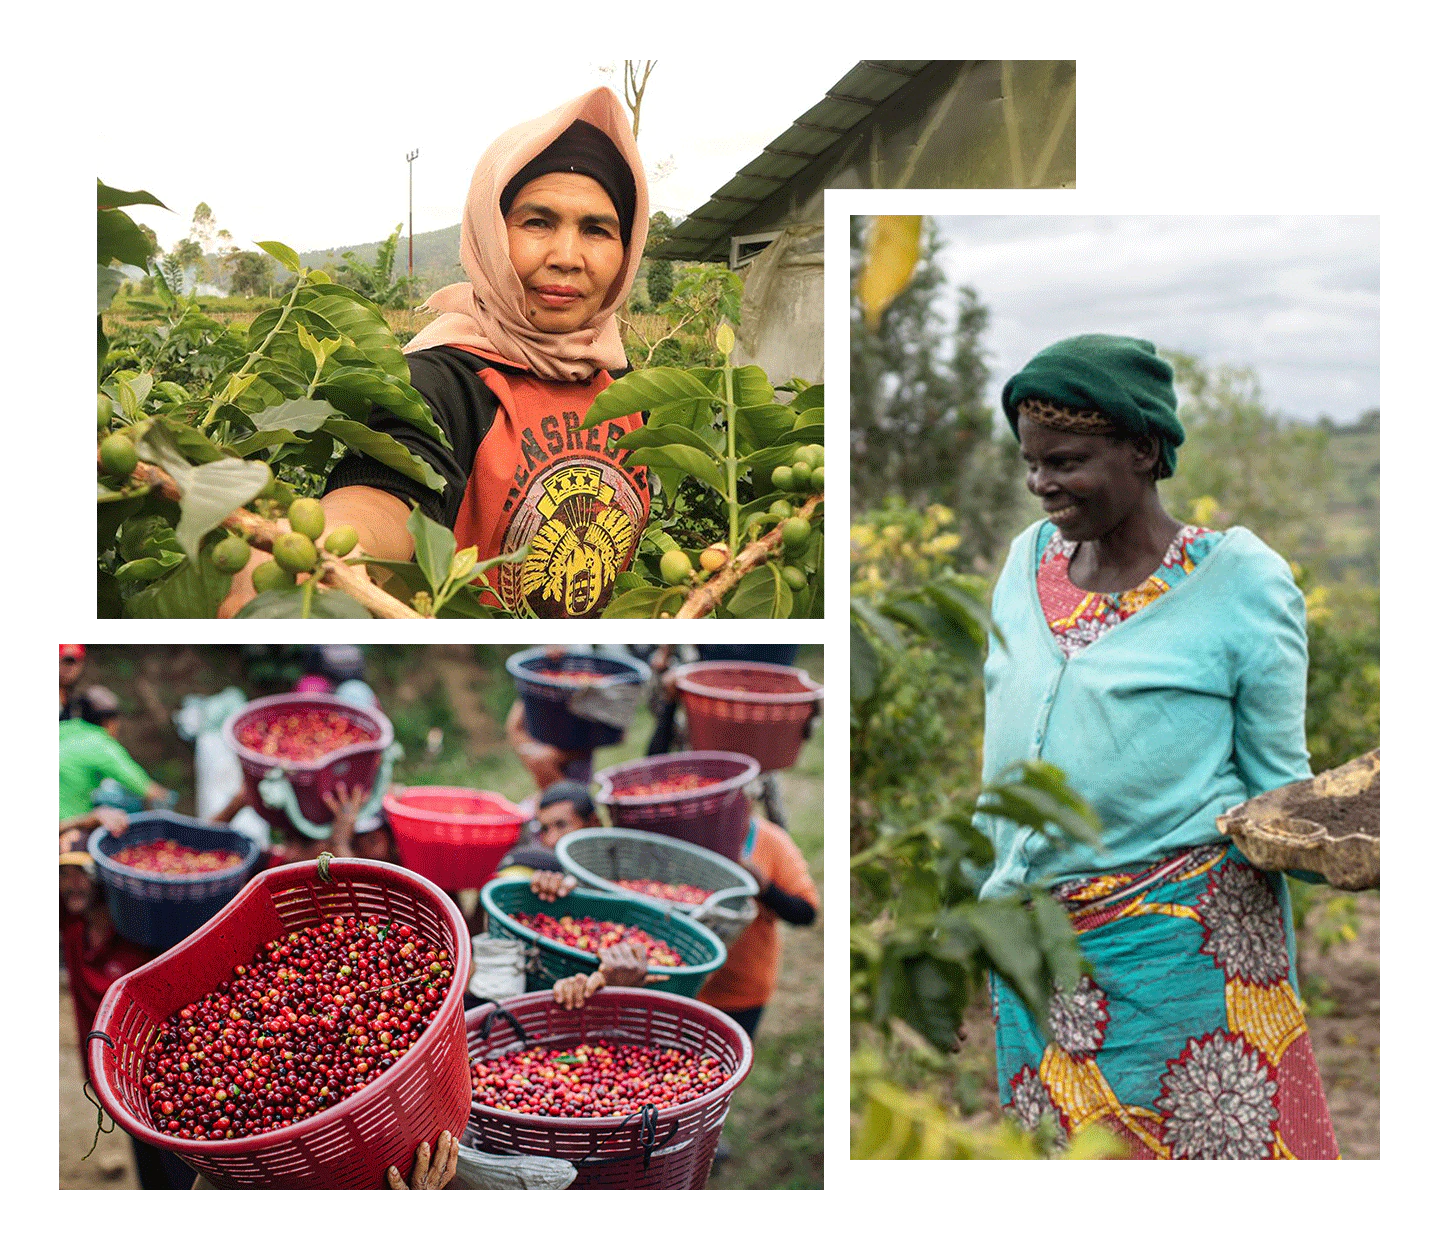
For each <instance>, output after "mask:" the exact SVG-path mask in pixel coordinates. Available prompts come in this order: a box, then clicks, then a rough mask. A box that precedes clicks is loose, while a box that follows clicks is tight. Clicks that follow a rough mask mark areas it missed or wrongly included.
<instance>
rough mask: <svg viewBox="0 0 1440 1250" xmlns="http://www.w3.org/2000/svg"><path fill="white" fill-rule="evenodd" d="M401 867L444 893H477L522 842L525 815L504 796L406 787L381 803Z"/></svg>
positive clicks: (450, 788) (456, 788)
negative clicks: (521, 835) (522, 826)
mask: <svg viewBox="0 0 1440 1250" xmlns="http://www.w3.org/2000/svg"><path fill="white" fill-rule="evenodd" d="M380 805H381V807H383V808H384V809H385V815H386V817H387V818H388V819H389V821H390V828H391V829H392V830H393V831H394V833H395V847H396V849H397V850H398V851H399V852H400V862H401V863H403V864H404V865H405V867H406V868H409V869H410V870H411V871H412V872H418V873H419V874H420V875H421V876H422V877H425V878H427V879H429V880H430V881H433V882H434V883H435V884H436V885H438V886H439V887H440V888H441V889H442V890H478V889H479V888H480V887H481V886H482V885H484V884H485V883H486V882H487V881H488V880H490V878H491V877H492V876H494V875H495V866H496V865H497V864H498V863H499V862H500V861H501V859H503V858H504V856H505V852H506V851H508V850H509V849H510V848H511V847H512V846H514V845H515V843H516V842H518V841H519V840H520V826H521V825H522V824H523V823H524V821H525V816H524V814H523V813H522V812H521V811H520V809H519V808H518V807H516V806H515V804H514V803H512V802H510V800H509V799H507V798H506V797H505V796H504V795H503V794H493V793H491V792H490V791H488V790H466V789H464V788H463V787H460V786H410V787H409V788H408V789H405V790H401V791H399V792H397V793H392V794H387V795H386V796H385V797H384V798H383V799H382V800H381V801H380Z"/></svg>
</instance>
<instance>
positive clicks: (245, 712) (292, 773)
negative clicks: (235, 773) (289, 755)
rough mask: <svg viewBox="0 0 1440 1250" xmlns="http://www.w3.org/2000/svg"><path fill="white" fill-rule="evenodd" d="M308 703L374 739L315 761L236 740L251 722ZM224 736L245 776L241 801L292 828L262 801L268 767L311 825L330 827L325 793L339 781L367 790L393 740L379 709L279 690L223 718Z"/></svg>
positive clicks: (391, 729)
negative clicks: (264, 751)
mask: <svg viewBox="0 0 1440 1250" xmlns="http://www.w3.org/2000/svg"><path fill="white" fill-rule="evenodd" d="M309 707H325V708H332V709H334V710H335V711H338V712H340V713H342V714H343V715H344V716H345V718H346V719H347V720H350V721H353V722H354V723H355V724H357V725H360V726H361V727H362V728H364V729H368V730H369V731H370V732H371V733H373V734H374V735H375V737H374V739H373V740H372V741H370V742H357V743H354V744H353V745H351V746H348V747H341V748H340V749H339V750H338V751H331V752H330V753H329V754H328V755H322V756H320V757H319V758H318V759H313V760H304V761H299V760H282V759H276V758H275V757H274V756H270V755H261V754H260V753H259V752H258V751H252V750H250V749H249V748H248V747H245V746H242V745H241V744H240V738H239V732H240V730H241V729H243V728H245V727H246V726H247V725H249V724H250V723H252V722H253V721H257V720H269V719H270V718H271V717H274V716H277V715H280V714H282V713H284V712H287V711H291V710H292V709H293V710H295V711H301V710H303V709H305V708H309ZM224 734H225V742H226V745H228V746H229V747H230V749H231V750H232V751H234V752H235V754H236V756H238V757H239V760H240V768H241V770H242V771H243V772H244V774H245V801H246V802H247V803H248V804H249V805H250V806H251V807H253V808H254V809H255V810H256V811H257V812H259V813H260V815H261V816H263V817H264V818H265V819H266V820H268V821H269V822H270V823H271V824H272V825H275V826H277V827H279V828H282V829H288V828H290V818H289V817H288V816H287V815H286V814H285V813H284V812H283V811H280V810H278V809H276V808H273V807H269V806H267V805H266V804H265V803H263V802H262V801H261V799H260V789H259V786H260V780H261V778H263V777H264V776H265V775H266V774H267V773H268V772H269V771H270V770H271V769H272V768H276V767H279V768H280V769H282V770H283V771H284V773H285V776H286V777H287V778H288V779H289V781H290V786H291V788H292V789H293V790H294V791H295V798H296V801H297V802H298V804H299V806H300V814H301V815H302V816H303V817H305V819H306V820H308V821H310V822H311V823H312V824H316V825H328V824H329V823H330V821H331V820H332V819H333V814H332V813H331V811H330V809H329V808H328V807H326V806H325V796H326V795H327V794H333V793H334V792H335V783H336V782H338V781H343V782H345V784H346V785H348V786H351V787H354V786H359V787H360V788H362V789H365V790H368V789H370V787H371V786H372V785H373V784H374V782H375V774H376V773H377V772H378V771H379V769H380V760H381V757H382V756H383V755H384V753H385V750H386V748H387V747H389V746H390V744H391V743H392V742H393V741H394V740H395V731H394V729H393V728H391V725H390V721H389V720H388V719H387V718H386V716H385V714H384V713H383V712H381V711H380V709H379V708H359V707H356V706H355V705H354V704H353V703H347V702H346V701H345V700H344V699H337V698H335V697H334V696H333V695H327V694H277V695H271V696H270V697H268V698H265V699H255V700H253V701H252V702H250V703H247V704H246V705H245V706H244V707H242V708H241V709H240V710H239V711H238V712H236V713H235V714H234V715H232V716H231V717H230V719H229V720H227V721H226V722H225V728H224Z"/></svg>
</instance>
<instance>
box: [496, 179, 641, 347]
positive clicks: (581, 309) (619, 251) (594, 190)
mask: <svg viewBox="0 0 1440 1250" xmlns="http://www.w3.org/2000/svg"><path fill="white" fill-rule="evenodd" d="M505 231H506V233H507V235H508V236H509V239H510V263H511V264H512V265H514V266H515V272H516V274H517V275H519V278H520V284H521V285H522V286H523V287H524V288H525V315H526V316H527V317H528V318H529V319H530V324H531V325H533V326H534V327H535V328H536V329H537V330H542V331H544V332H545V333H546V334H565V333H568V332H569V331H571V330H578V329H580V328H581V327H582V326H585V325H588V324H589V323H590V322H591V321H592V320H594V318H595V315H596V314H597V313H598V312H599V311H600V309H601V308H602V307H604V304H605V297H606V296H607V295H608V294H609V293H610V287H611V286H612V285H613V283H614V282H615V279H616V278H617V277H619V276H620V270H621V268H622V266H623V265H624V264H625V245H624V244H623V243H622V242H621V241H620V220H619V218H618V217H617V216H616V215H615V205H614V204H612V203H611V202H610V197H609V196H608V195H606V194H605V191H604V189H603V188H602V187H601V186H600V184H599V183H598V182H596V181H595V179H593V178H588V177H586V176H585V175H584V174H565V173H555V174H543V175H541V176H540V177H539V178H536V179H535V180H534V181H533V182H527V183H526V184H525V185H524V186H523V187H521V188H520V193H519V194H518V195H517V196H516V197H515V202H514V203H513V204H512V205H511V206H510V212H509V213H508V214H506V217H505Z"/></svg>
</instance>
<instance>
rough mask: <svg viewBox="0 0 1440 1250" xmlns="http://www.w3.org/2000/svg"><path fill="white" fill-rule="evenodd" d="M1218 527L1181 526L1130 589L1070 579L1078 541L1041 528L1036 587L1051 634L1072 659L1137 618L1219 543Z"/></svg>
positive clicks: (1219, 533) (1184, 576) (1050, 527)
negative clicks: (1151, 568)
mask: <svg viewBox="0 0 1440 1250" xmlns="http://www.w3.org/2000/svg"><path fill="white" fill-rule="evenodd" d="M1220 538H1221V532H1220V531H1219V530H1210V529H1204V528H1203V527H1201V526H1199V525H1186V526H1182V527H1181V529H1180V532H1179V533H1178V534H1176V535H1175V538H1174V540H1173V541H1172V542H1171V543H1170V548H1169V550H1168V551H1166V552H1165V558H1164V559H1163V560H1161V561H1160V567H1159V568H1158V569H1156V570H1155V571H1154V572H1153V573H1151V574H1150V576H1149V577H1147V578H1146V579H1145V580H1144V582H1142V583H1141V584H1140V585H1139V586H1136V587H1134V588H1133V589H1131V590H1119V591H1106V590H1085V589H1083V588H1081V587H1079V586H1077V585H1075V583H1074V582H1072V581H1071V580H1070V560H1071V558H1072V557H1073V556H1074V554H1075V548H1076V547H1077V546H1078V545H1079V544H1078V543H1072V542H1066V541H1065V539H1063V538H1061V537H1060V531H1059V530H1058V529H1056V528H1055V526H1053V525H1051V524H1050V523H1049V522H1048V521H1047V522H1046V523H1045V524H1044V525H1043V526H1041V528H1040V534H1039V536H1038V539H1037V541H1038V543H1039V545H1040V561H1039V569H1038V572H1037V573H1036V575H1035V587H1036V590H1037V591H1039V594H1040V608H1041V610H1042V611H1043V612H1044V613H1045V620H1046V621H1047V622H1049V625H1050V632H1051V633H1052V634H1054V635H1055V641H1056V642H1057V643H1059V644H1060V650H1061V651H1062V652H1064V654H1065V656H1066V657H1067V658H1068V657H1070V656H1072V655H1074V654H1075V653H1076V652H1077V651H1081V650H1083V649H1084V648H1085V647H1087V646H1089V645H1090V644H1091V643H1092V642H1094V641H1095V639H1097V638H1098V637H1100V635H1101V634H1103V633H1104V632H1105V631H1106V630H1107V629H1111V628H1113V627H1114V626H1116V625H1118V624H1119V623H1120V622H1121V621H1123V620H1125V618H1126V617H1130V616H1134V615H1135V613H1137V612H1138V611H1140V609H1141V608H1143V607H1145V606H1146V605H1147V604H1150V603H1154V602H1155V600H1156V599H1158V598H1159V597H1160V596H1161V595H1163V594H1164V593H1165V592H1166V591H1167V590H1170V589H1171V588H1172V587H1174V586H1177V585H1179V583H1180V582H1181V581H1182V580H1183V579H1184V578H1186V577H1188V576H1189V575H1190V574H1191V573H1192V572H1194V570H1195V566H1196V565H1197V564H1199V563H1200V561H1201V560H1203V559H1204V558H1205V557H1206V556H1207V555H1208V554H1209V553H1210V551H1211V549H1212V548H1213V547H1214V546H1215V544H1216V543H1217V542H1219V541H1220Z"/></svg>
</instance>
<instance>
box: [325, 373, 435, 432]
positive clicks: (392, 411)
mask: <svg viewBox="0 0 1440 1250" xmlns="http://www.w3.org/2000/svg"><path fill="white" fill-rule="evenodd" d="M316 394H318V395H322V396H324V397H325V398H326V399H328V400H329V401H330V402H331V403H332V404H334V405H335V406H336V407H337V408H339V409H340V410H341V411H342V412H344V413H345V415H346V416H349V417H353V418H354V419H355V420H357V421H364V420H365V419H366V418H367V417H368V416H369V415H370V412H371V409H372V408H383V409H384V410H385V412H386V413H388V414H389V415H391V416H394V417H398V418H399V419H400V420H401V421H406V422H408V423H409V424H411V425H413V426H414V427H415V428H416V429H418V430H423V431H424V432H425V433H426V434H428V435H429V436H430V437H431V438H433V439H435V440H436V442H438V443H439V444H440V445H441V446H442V447H449V446H450V439H449V438H448V436H447V435H446V434H445V431H444V430H442V429H441V428H440V427H439V426H438V425H437V424H436V423H435V418H434V417H432V416H431V415H430V409H429V407H428V406H427V405H426V403H425V400H424V399H423V398H422V397H421V395H420V392H419V391H417V390H416V389H415V388H414V387H413V386H411V385H410V383H409V382H408V381H402V380H401V379H399V378H397V377H395V376H393V375H392V374H389V373H386V372H385V371H384V370H382V369H378V368H369V367H362V366H354V365H346V366H344V367H341V368H338V369H332V370H331V371H330V372H328V373H326V374H325V375H324V376H323V377H321V379H320V385H319V386H318V387H316Z"/></svg>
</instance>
